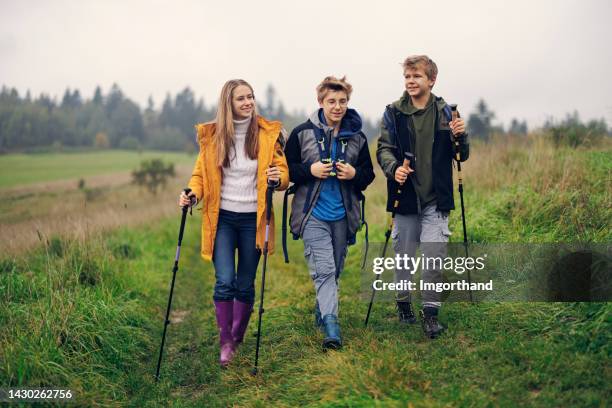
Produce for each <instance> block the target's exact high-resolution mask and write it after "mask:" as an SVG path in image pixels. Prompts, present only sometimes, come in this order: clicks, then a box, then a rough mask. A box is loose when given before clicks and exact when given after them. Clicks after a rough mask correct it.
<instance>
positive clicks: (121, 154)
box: [0, 150, 195, 189]
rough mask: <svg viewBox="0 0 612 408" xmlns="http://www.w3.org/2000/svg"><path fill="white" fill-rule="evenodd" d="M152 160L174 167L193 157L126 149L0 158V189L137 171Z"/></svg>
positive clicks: (19, 155)
mask: <svg viewBox="0 0 612 408" xmlns="http://www.w3.org/2000/svg"><path fill="white" fill-rule="evenodd" d="M152 158H161V159H163V160H165V161H166V162H173V163H175V164H177V165H181V164H192V163H193V162H194V161H195V155H194V154H191V155H188V154H186V153H170V152H152V151H143V152H142V153H139V152H135V151H127V150H125V151H122V150H103V151H99V152H90V153H41V154H10V155H0V189H4V188H9V187H18V186H24V185H28V184H35V183H43V182H48V181H56V180H65V179H74V180H77V179H79V178H83V177H90V176H96V175H108V174H112V173H122V172H129V171H132V170H133V169H135V168H137V167H138V164H139V163H140V162H141V161H142V160H148V159H152Z"/></svg>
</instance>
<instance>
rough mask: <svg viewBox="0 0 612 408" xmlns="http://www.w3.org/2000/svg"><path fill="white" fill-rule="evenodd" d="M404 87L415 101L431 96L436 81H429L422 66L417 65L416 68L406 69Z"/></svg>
mask: <svg viewBox="0 0 612 408" xmlns="http://www.w3.org/2000/svg"><path fill="white" fill-rule="evenodd" d="M404 81H405V82H404V85H405V86H406V91H407V92H408V95H410V97H411V98H413V99H419V98H422V97H425V96H427V97H428V96H429V94H430V93H431V88H433V86H434V83H435V82H436V81H435V80H432V79H429V77H427V74H426V73H425V68H424V67H423V65H422V64H417V65H415V66H414V68H406V69H404Z"/></svg>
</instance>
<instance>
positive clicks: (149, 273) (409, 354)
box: [0, 136, 612, 407]
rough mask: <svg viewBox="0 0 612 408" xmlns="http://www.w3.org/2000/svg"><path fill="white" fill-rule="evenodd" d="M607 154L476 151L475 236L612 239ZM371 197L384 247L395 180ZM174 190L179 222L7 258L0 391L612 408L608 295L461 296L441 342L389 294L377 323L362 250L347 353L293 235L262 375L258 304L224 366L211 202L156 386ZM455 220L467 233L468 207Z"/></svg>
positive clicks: (191, 242) (355, 266)
mask: <svg viewBox="0 0 612 408" xmlns="http://www.w3.org/2000/svg"><path fill="white" fill-rule="evenodd" d="M610 154H611V153H610V149H609V147H601V148H599V150H595V149H592V148H591V149H577V150H575V149H569V148H554V147H553V145H551V144H549V143H547V142H545V141H542V139H539V138H537V137H535V136H533V137H530V138H527V139H503V140H499V141H496V142H494V143H493V144H491V145H478V144H475V145H474V146H473V150H472V155H471V158H470V160H469V161H468V162H467V163H466V164H465V166H464V169H465V176H464V180H465V188H466V203H467V210H468V211H467V214H468V228H469V230H468V231H469V232H470V237H471V239H472V240H474V241H483V242H513V241H516V242H526V241H530V242H548V241H567V242H575V241H580V240H593V241H598V242H609V240H610V231H609V225H608V223H609V221H608V220H609V219H610V215H611V214H610V205H609V204H610V171H611V162H612V160H610V157H611V156H610ZM378 175H380V174H378ZM182 184H184V183H183V182H177V186H179V187H177V188H180V186H182ZM367 195H368V208H367V215H368V220H369V222H370V232H371V236H370V239H371V240H372V241H376V240H379V241H380V240H382V238H383V233H384V230H385V228H386V220H387V216H386V214H385V213H384V210H383V209H384V207H383V206H384V202H385V186H384V180H383V179H382V177H378V178H377V180H376V182H375V184H374V185H373V186H372V187H371V188H370V189H368V192H367ZM280 198H281V197H280V195H277V197H276V200H277V201H276V205H275V209H276V216H279V215H280V205H279V204H280V201H279V200H280ZM456 198H457V197H456ZM168 200H169V202H170V204H169V205H171V206H173V207H174V210H172V211H171V213H172V217H170V218H168V219H167V220H163V221H156V222H155V224H154V225H153V224H151V226H141V227H139V228H132V229H128V228H121V229H119V230H117V231H115V232H113V233H104V234H100V233H98V232H92V231H89V233H88V234H87V235H86V236H85V237H84V238H83V239H68V238H65V237H60V236H56V237H54V236H50V237H49V238H48V239H43V243H44V245H42V246H41V247H39V248H38V249H36V250H33V251H30V252H29V253H27V254H18V255H14V256H6V255H4V256H3V257H2V261H0V326H1V327H2V328H3V330H2V331H0V385H2V386H23V385H27V386H31V387H34V386H53V387H59V386H61V387H65V388H71V389H72V390H73V392H74V393H75V395H76V396H77V399H78V404H79V405H82V406H92V405H93V406H95V405H100V406H139V407H140V406H177V407H178V406H181V407H183V406H194V407H195V406H198V407H199V406H206V407H217V406H219V407H225V406H240V407H243V406H245V407H264V406H265V407H267V406H281V407H292V406H315V407H317V406H318V407H333V406H338V407H340V406H355V407H362V406H366V407H369V406H385V407H387V406H398V407H399V406H401V407H405V406H605V405H606V402H605V401H606V400H608V399H609V395H610V393H611V392H612V389H611V388H610V384H611V383H612V381H610V374H611V373H610V367H609V361H610V357H611V355H612V347H611V344H612V338H611V336H612V335H611V333H612V331H611V330H610V328H611V327H612V317H611V316H612V313H611V312H612V307H611V306H610V304H609V303H603V304H602V303H599V304H594V303H590V304H561V303H548V304H547V303H535V304H534V303H513V304H492V303H489V304H481V305H479V306H477V307H473V306H471V305H468V304H461V303H454V304H448V305H445V307H444V308H443V309H442V316H441V317H442V319H443V321H444V322H445V323H447V324H449V327H450V330H449V331H448V332H447V333H445V335H444V336H442V337H441V338H440V339H439V340H437V341H436V342H430V341H427V340H425V339H424V338H423V336H422V334H421V332H420V328H418V327H405V326H401V325H399V324H398V323H397V321H396V318H395V316H394V311H393V309H392V305H390V304H377V305H376V307H375V309H374V313H373V315H372V318H371V325H370V327H369V328H368V329H365V328H363V317H364V313H365V308H366V305H365V304H364V303H363V302H362V301H361V300H360V297H359V296H358V295H357V294H358V292H359V290H360V283H361V282H360V274H359V270H360V267H359V263H360V258H361V254H360V248H359V247H358V246H356V247H352V248H351V249H350V251H349V257H348V259H347V263H346V268H345V271H344V273H343V276H342V277H341V285H340V287H341V292H340V295H341V297H340V319H341V326H342V330H343V336H344V340H345V348H344V349H343V350H342V351H340V352H329V353H323V352H322V351H321V348H320V342H321V339H322V338H321V334H320V333H319V332H318V331H317V330H316V329H315V328H314V327H313V324H312V308H313V303H314V291H313V288H312V283H311V281H310V278H309V276H308V272H307V270H306V266H305V263H304V261H303V256H302V254H303V252H302V250H303V248H302V243H301V242H298V241H290V242H289V251H290V257H291V260H292V263H291V264H289V265H287V264H284V263H283V261H282V257H281V256H280V253H279V252H280V247H279V249H278V250H279V252H278V253H276V254H275V255H272V256H271V258H270V260H269V263H268V272H267V276H266V277H267V281H266V304H265V309H266V312H265V314H264V324H263V338H262V349H261V356H260V368H261V370H260V375H258V376H257V377H253V376H251V375H250V368H251V364H252V360H253V351H254V345H255V339H254V337H253V333H254V331H255V324H254V323H255V322H254V320H255V319H256V315H255V314H254V315H253V321H252V323H251V325H250V328H249V332H248V333H247V337H246V339H245V343H244V344H243V345H242V346H241V348H240V350H239V352H238V355H237V357H236V360H235V362H234V363H233V364H232V366H231V367H230V368H229V369H228V370H225V371H223V370H220V369H219V367H218V364H217V358H218V345H217V344H218V343H217V342H218V340H217V333H216V328H215V324H214V312H213V308H212V299H211V297H212V286H213V284H214V272H213V270H212V267H211V265H210V264H203V263H202V261H201V259H200V257H199V234H200V229H199V221H200V217H199V214H198V213H197V212H194V213H195V214H194V217H189V219H188V224H187V230H186V235H185V237H184V241H183V246H184V248H183V251H182V255H181V261H180V269H179V273H178V277H177V287H176V289H175V297H174V303H173V310H174V311H175V313H174V315H173V319H172V321H173V323H174V324H171V325H170V326H169V332H168V338H167V343H166V354H165V358H164V363H163V366H162V380H161V382H160V383H159V384H155V383H154V382H153V378H152V376H153V373H154V369H155V363H156V358H157V351H158V349H157V347H158V346H159V340H160V337H161V329H162V327H163V316H164V311H165V306H166V301H167V294H168V286H169V282H170V278H171V273H170V268H171V264H172V259H173V257H174V248H175V245H176V233H177V228H178V211H177V209H176V204H175V197H174V196H173V195H172V197H168ZM457 201H458V200H457ZM451 217H452V224H453V230H454V232H455V235H460V234H458V233H457V232H458V231H460V215H459V213H458V211H455V212H454V213H453V215H452V216H451ZM277 220H280V218H278V217H277ZM3 228H4V226H3ZM279 229H280V228H279V225H278V223H277V231H278V230H279ZM361 238H362V236H361V235H360V236H359V239H361ZM454 239H456V240H460V239H457V238H454ZM257 293H259V292H257Z"/></svg>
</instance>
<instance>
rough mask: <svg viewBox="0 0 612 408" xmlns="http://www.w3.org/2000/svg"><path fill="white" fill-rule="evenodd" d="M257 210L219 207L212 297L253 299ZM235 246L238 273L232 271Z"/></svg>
mask: <svg viewBox="0 0 612 408" xmlns="http://www.w3.org/2000/svg"><path fill="white" fill-rule="evenodd" d="M256 224H257V213H254V212H250V213H237V212H233V211H227V210H223V209H221V210H219V222H218V224H217V235H216V237H215V249H214V251H213V264H214V266H215V278H216V279H217V282H216V283H215V293H214V295H213V299H214V300H216V301H224V300H234V299H237V300H239V301H241V302H244V303H253V302H254V300H255V275H256V274H257V264H258V263H259V257H260V255H261V251H260V250H258V249H256V248H255V236H256V233H257V225H256ZM236 249H237V250H238V273H236V262H235V261H236Z"/></svg>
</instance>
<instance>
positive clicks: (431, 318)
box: [420, 307, 445, 339]
mask: <svg viewBox="0 0 612 408" xmlns="http://www.w3.org/2000/svg"><path fill="white" fill-rule="evenodd" d="M431 309H433V310H431ZM420 315H421V327H422V328H423V333H425V336H426V337H428V338H430V339H437V338H438V337H440V335H441V334H442V332H443V331H444V329H445V328H444V326H442V325H441V324H440V322H439V321H438V309H437V308H433V307H426V308H424V310H421V311H420Z"/></svg>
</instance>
